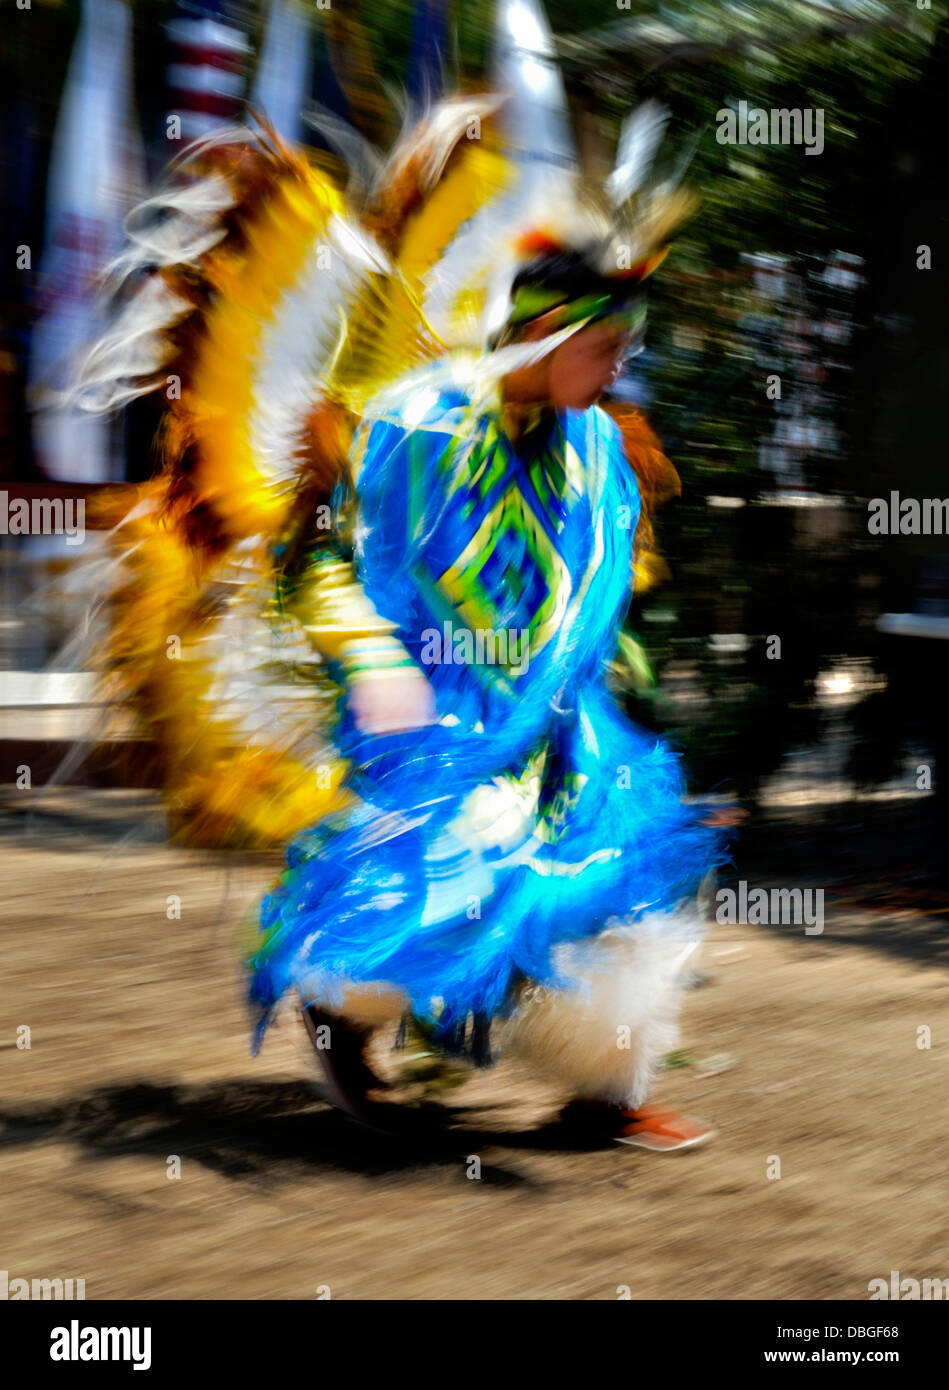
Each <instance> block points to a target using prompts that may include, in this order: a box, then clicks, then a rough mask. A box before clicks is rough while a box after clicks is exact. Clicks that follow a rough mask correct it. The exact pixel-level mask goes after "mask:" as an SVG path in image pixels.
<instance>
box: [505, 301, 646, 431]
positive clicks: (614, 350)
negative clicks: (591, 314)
mask: <svg viewBox="0 0 949 1390" xmlns="http://www.w3.org/2000/svg"><path fill="white" fill-rule="evenodd" d="M545 317H546V316H545ZM541 324H542V320H538V321H537V323H536V325H532V328H534V330H535V332H534V333H529V335H525V336H535V335H536V336H537V337H542V336H545V334H544V333H543V332H542V331H541V332H537V329H538V328H539V327H540V326H541ZM631 344H632V333H631V332H630V331H629V330H628V329H627V328H625V327H624V326H623V323H622V321H621V320H617V319H612V320H606V321H605V322H603V323H593V324H590V326H589V327H588V328H581V329H580V330H579V332H577V333H574V334H573V335H572V336H571V337H569V338H568V339H567V340H566V342H564V343H561V344H560V347H558V348H554V350H553V352H552V353H550V355H549V356H548V357H546V358H544V359H542V360H543V363H544V364H545V366H546V378H547V380H546V388H547V389H546V395H547V399H548V400H549V402H550V404H551V405H552V406H553V407H554V409H555V410H586V409H587V407H588V406H591V405H593V404H594V403H595V402H596V401H598V400H599V399H600V397H601V396H602V394H603V392H604V391H605V390H607V388H608V387H610V386H612V384H613V382H614V381H615V380H616V378H617V377H618V376H619V373H620V371H621V369H622V366H623V361H624V359H625V358H626V356H627V354H628V353H629V349H630V346H631Z"/></svg>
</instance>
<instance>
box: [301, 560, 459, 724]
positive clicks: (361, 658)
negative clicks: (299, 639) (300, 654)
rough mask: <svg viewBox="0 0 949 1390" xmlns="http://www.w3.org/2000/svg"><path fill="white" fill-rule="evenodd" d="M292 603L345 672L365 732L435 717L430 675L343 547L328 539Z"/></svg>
mask: <svg viewBox="0 0 949 1390" xmlns="http://www.w3.org/2000/svg"><path fill="white" fill-rule="evenodd" d="M288 607H289V609H290V611H291V612H292V613H294V615H295V616H296V617H297V618H298V619H299V621H300V623H301V625H302V627H303V631H304V632H305V633H306V635H307V638H308V639H309V641H310V642H311V643H312V645H313V646H314V647H315V648H316V650H317V651H318V652H319V653H320V655H321V656H323V657H324V659H325V660H327V661H331V662H334V663H335V664H336V665H337V666H338V667H339V669H340V671H341V672H342V673H343V675H344V677H345V680H346V688H347V692H348V697H349V703H350V709H351V710H352V714H353V718H354V720H355V722H356V725H357V727H358V728H359V729H360V730H361V732H363V733H367V734H382V733H390V732H394V731H395V730H398V729H414V728H418V727H420V726H421V725H423V724H430V723H432V722H433V720H434V718H435V700H434V696H433V694H432V688H431V686H430V684H429V682H428V679H427V677H426V676H425V675H424V674H423V673H422V671H421V670H420V669H419V668H418V666H416V664H415V662H414V661H413V660H412V658H411V657H410V656H409V654H408V652H407V651H406V650H405V647H403V645H402V643H401V642H400V641H399V640H398V638H397V637H396V636H395V635H394V634H395V631H396V624H395V623H392V622H390V621H389V620H388V619H386V618H383V617H381V616H380V614H379V613H378V612H377V610H376V608H375V607H374V605H373V604H372V602H371V601H370V600H369V598H368V597H367V596H366V593H365V590H364V589H363V587H362V585H361V584H360V582H359V580H358V578H357V577H356V574H355V571H354V568H353V565H352V562H351V561H349V560H346V559H345V558H344V556H343V555H342V553H341V551H340V550H339V549H336V548H331V547H329V546H326V547H324V548H321V549H320V550H318V551H317V552H316V553H315V554H314V555H313V556H312V558H311V560H310V562H309V564H308V566H307V568H306V570H305V571H304V574H303V576H302V579H301V581H300V582H299V584H298V585H297V586H296V587H295V589H294V593H293V595H292V597H291V598H290V600H289V601H288Z"/></svg>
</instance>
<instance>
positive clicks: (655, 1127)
mask: <svg viewBox="0 0 949 1390" xmlns="http://www.w3.org/2000/svg"><path fill="white" fill-rule="evenodd" d="M621 1115H622V1118H623V1125H622V1128H621V1129H620V1132H619V1134H616V1135H614V1136H613V1137H614V1139H615V1140H616V1143H617V1144H629V1145H630V1146H631V1147H633V1148H636V1149H649V1150H651V1151H652V1152H653V1153H664V1154H666V1153H675V1152H676V1151H677V1150H678V1149H694V1148H697V1147H698V1145H699V1144H706V1143H708V1141H709V1139H712V1138H714V1136H715V1133H716V1131H715V1130H714V1129H712V1128H711V1127H710V1126H709V1125H707V1124H705V1123H704V1122H703V1121H701V1120H693V1119H690V1118H689V1117H688V1115H680V1114H678V1113H677V1112H676V1111H675V1110H664V1109H662V1108H661V1107H660V1106H658V1105H644V1106H642V1108H641V1109H639V1110H623V1111H621Z"/></svg>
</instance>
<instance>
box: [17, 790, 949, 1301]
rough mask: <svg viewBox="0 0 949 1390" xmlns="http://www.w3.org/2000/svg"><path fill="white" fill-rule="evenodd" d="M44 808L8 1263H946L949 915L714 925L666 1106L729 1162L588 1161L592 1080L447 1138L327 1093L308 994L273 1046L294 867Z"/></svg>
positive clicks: (722, 1285)
mask: <svg viewBox="0 0 949 1390" xmlns="http://www.w3.org/2000/svg"><path fill="white" fill-rule="evenodd" d="M17 795H18V794H17V793H15V792H10V793H9V795H8V796H7V798H6V801H7V810H6V812H5V814H4V816H3V818H2V829H3V835H2V838H0V875H2V883H3V894H2V914H3V930H2V933H0V1193H2V1197H0V1268H4V1269H6V1270H7V1271H8V1272H9V1275H10V1277H11V1278H12V1277H15V1276H22V1277H50V1278H51V1277H56V1276H59V1277H68V1276H71V1277H73V1278H80V1277H81V1278H84V1279H85V1281H86V1297H87V1298H89V1299H103V1298H114V1297H130V1298H199V1299H200V1298H234V1299H245V1298H267V1299H299V1298H305V1299H309V1298H317V1297H319V1296H320V1295H321V1291H322V1294H323V1296H326V1291H329V1294H330V1296H331V1297H332V1298H361V1299H405V1298H408V1299H423V1298H439V1299H445V1298H447V1299H481V1298H487V1299H500V1298H513V1299H537V1298H540V1299H615V1298H617V1296H618V1293H619V1291H620V1290H622V1289H623V1287H624V1286H627V1287H628V1289H629V1292H630V1294H631V1296H632V1297H633V1298H644V1297H658V1298H727V1299H749V1298H762V1297H774V1298H781V1299H788V1298H817V1299H822V1298H834V1297H841V1298H847V1299H857V1300H863V1299H866V1297H867V1285H868V1281H869V1280H871V1279H873V1278H875V1277H880V1276H882V1277H885V1278H888V1277H889V1273H890V1271H891V1270H894V1269H895V1270H899V1271H901V1273H902V1275H903V1276H904V1277H906V1276H910V1277H915V1278H918V1279H922V1278H924V1277H946V1276H949V1202H947V1187H949V1182H947V1178H946V1172H945V1168H946V1153H947V1152H949V1148H947V1142H949V1111H947V1105H946V1091H947V1080H949V1076H947V1059H949V937H947V934H946V924H945V921H944V919H942V918H941V917H939V916H937V915H934V914H933V915H925V914H923V913H920V912H918V911H917V912H912V911H900V912H897V913H879V912H872V911H869V910H867V909H865V908H864V907H861V906H860V905H859V904H857V905H854V904H853V902H851V903H849V904H848V902H847V901H846V900H845V898H846V895H844V900H837V901H836V902H834V901H831V902H829V903H828V917H827V923H826V927H825V931H824V934H823V935H822V936H810V937H806V936H805V935H804V933H803V929H802V928H791V927H784V928H753V927H744V926H739V927H732V926H726V927H717V928H716V929H715V930H714V932H713V933H712V934H711V935H710V937H709V939H708V942H707V944H706V946H705V948H704V954H703V960H702V969H703V970H704V971H705V972H707V977H708V978H707V981H706V983H705V984H704V985H703V986H702V987H700V988H696V989H694V990H693V991H690V993H689V995H688V997H687V1007H686V1012H685V1017H684V1027H683V1038H682V1047H683V1049H684V1055H683V1056H682V1057H681V1058H680V1059H679V1060H680V1061H681V1062H683V1063H685V1065H681V1066H678V1067H675V1068H674V1069H670V1070H669V1071H667V1072H666V1073H665V1074H664V1076H663V1078H662V1084H661V1087H660V1090H659V1092H658V1095H659V1098H661V1099H662V1100H666V1101H669V1102H670V1103H671V1104H672V1105H675V1106H677V1107H680V1108H685V1109H687V1110H689V1111H690V1112H692V1113H694V1114H698V1115H701V1116H702V1117H704V1118H706V1119H708V1120H709V1121H711V1122H712V1123H714V1124H715V1125H716V1126H717V1127H718V1129H719V1135H718V1138H717V1140H716V1141H715V1142H714V1143H713V1144H712V1145H711V1146H710V1147H708V1148H706V1149H702V1150H696V1151H694V1152H690V1153H685V1154H680V1155H675V1156H662V1157H660V1156H654V1155H651V1154H646V1153H642V1152H639V1151H636V1150H631V1149H625V1148H621V1147H619V1146H615V1145H613V1146H610V1147H606V1148H592V1147H588V1148H587V1149H582V1148H578V1147H577V1144H576V1141H575V1140H573V1139H571V1137H570V1135H569V1134H568V1133H567V1131H566V1130H565V1129H564V1128H563V1127H562V1126H561V1125H560V1123H559V1122H558V1118H557V1116H558V1107H559V1104H560V1103H561V1101H562V1100H563V1099H564V1097H562V1096H559V1095H558V1094H557V1093H556V1092H555V1091H554V1090H551V1089H549V1088H547V1087H545V1086H542V1085H540V1084H538V1083H537V1082H536V1081H535V1080H534V1079H533V1078H531V1077H529V1076H528V1075H527V1074H526V1073H524V1072H522V1071H519V1070H517V1068H516V1067H515V1066H514V1065H513V1064H510V1063H508V1064H504V1065H502V1066H499V1067H497V1068H495V1069H494V1070H493V1071H490V1072H480V1073H475V1074H474V1075H473V1077H472V1079H471V1080H470V1081H468V1082H466V1084H465V1085H464V1086H463V1087H462V1088H461V1089H458V1090H456V1091H453V1092H451V1094H450V1096H448V1097H446V1098H445V1099H444V1101H443V1105H444V1109H443V1110H442V1111H441V1112H440V1113H439V1114H438V1116H437V1118H438V1119H439V1121H440V1123H439V1124H438V1125H436V1126H435V1127H434V1128H431V1127H430V1124H429V1121H428V1120H427V1119H426V1118H424V1116H425V1114H426V1113H427V1112H420V1111H418V1110H417V1109H416V1110H412V1109H407V1110H405V1111H403V1112H401V1113H402V1114H403V1115H404V1116H405V1119H406V1123H407V1126H408V1128H407V1131H406V1133H404V1134H403V1135H401V1136H389V1135H378V1134H373V1133H371V1132H368V1131H363V1130H360V1129H358V1128H356V1127H354V1126H352V1125H351V1124H350V1123H349V1122H348V1121H346V1120H345V1119H343V1118H342V1117H340V1116H339V1115H337V1114H336V1113H335V1112H334V1111H332V1110H331V1109H330V1108H329V1107H328V1106H327V1105H326V1104H325V1103H324V1102H323V1101H322V1100H321V1098H320V1093H319V1091H318V1089H317V1088H316V1086H315V1084H314V1077H315V1071H314V1070H313V1068H312V1065H311V1060H310V1057H309V1055H308V1051H307V1045H306V1042H305V1038H304V1035H303V1030H302V1027H301V1026H300V1024H299V1021H298V1019H297V1017H296V1016H295V1015H294V1013H293V1012H292V1011H288V1012H287V1013H286V1015H285V1016H283V1017H282V1018H281V1020H280V1025H279V1027H278V1028H276V1029H275V1030H274V1031H273V1032H272V1033H271V1034H270V1035H269V1037H268V1039H267V1041H266V1043H265V1046H264V1049H263V1052H262V1054H261V1055H260V1057H258V1058H256V1059H254V1058H252V1057H251V1056H250V1055H249V1051H248V1027H247V1020H246V1017H245V1014H244V1010H243V1006H242V1000H241V984H240V980H239V976H238V970H237V967H236V964H235V959H236V956H235V938H236V927H237V922H238V921H239V919H240V916H241V913H242V911H243V910H245V909H246V907H247V906H248V905H249V904H251V903H252V902H253V900H254V898H255V895H257V894H258V893H259V892H260V891H261V890H262V889H263V888H264V887H265V885H266V884H267V882H268V881H269V879H270V878H271V876H272V874H273V871H274V864H275V861H271V860H258V861H257V862H255V863H248V862H246V861H245V862H243V863H236V862H235V861H234V860H233V859H228V858H225V857H224V856H214V855H209V854H198V853H189V852H186V851H183V850H176V849H170V848H168V847H167V846H165V845H163V844H162V843H161V842H160V839H159V837H158V835H157V834H154V835H152V838H151V840H149V834H148V831H147V830H146V831H144V832H143V830H142V822H141V804H140V803H136V802H135V800H134V798H131V799H130V798H129V796H128V795H127V794H123V793H82V794H78V793H77V794H73V795H72V796H69V795H68V794H61V795H60V798H59V800H57V799H56V797H50V798H48V799H47V800H46V801H45V802H40V803H37V805H38V806H39V810H38V811H36V812H34V814H33V815H32V817H27V816H26V815H24V814H22V803H20V804H18V803H17V801H16V797H17ZM20 795H22V794H20ZM136 827H138V828H136ZM169 895H178V896H179V897H180V899H181V917H180V920H169V919H168V916H167V902H168V898H169ZM20 1025H28V1026H29V1028H30V1029H31V1044H32V1045H31V1047H30V1049H29V1050H25V1049H22V1048H18V1047H17V1045H16V1036H17V1034H16V1030H17V1028H18V1027H19V1026H20ZM921 1027H928V1028H929V1029H931V1034H932V1046H931V1047H930V1048H929V1049H924V1048H920V1047H919V1046H918V1045H917V1042H918V1030H919V1029H920V1028H921ZM709 1059H713V1060H712V1063H711V1064H710V1063H709ZM723 1061H727V1063H730V1065H727V1066H725V1068H724V1069H721V1070H719V1069H717V1068H718V1065H719V1064H721V1063H722V1062H723ZM172 1155H177V1156H178V1157H179V1159H180V1178H177V1179H170V1178H169V1177H168V1171H169V1167H168V1160H169V1158H170V1156H172ZM474 1157H477V1158H478V1159H479V1160H480V1171H481V1176H480V1178H472V1177H470V1176H469V1173H471V1172H472V1171H473V1170H474V1169H475V1168H476V1166H477V1165H475V1164H473V1163H472V1161H471V1160H472V1158H474ZM776 1160H779V1162H780V1177H769V1172H771V1173H775V1172H776V1171H777V1166H776Z"/></svg>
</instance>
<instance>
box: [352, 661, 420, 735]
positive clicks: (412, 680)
mask: <svg viewBox="0 0 949 1390" xmlns="http://www.w3.org/2000/svg"><path fill="white" fill-rule="evenodd" d="M349 708H350V710H351V711H352V715H353V719H354V720H355V721H356V727H357V729H358V730H359V732H360V733H362V734H394V733H397V732H399V731H401V730H405V729H421V728H424V726H425V725H426V724H434V723H435V720H436V719H437V714H436V711H435V695H434V692H433V690H432V687H431V685H430V683H429V680H428V677H427V676H425V675H423V674H422V672H421V671H418V670H415V671H413V670H410V669H408V668H406V670H405V671H401V672H400V673H399V674H398V675H395V674H393V675H391V676H389V675H387V676H386V678H385V680H368V681H357V682H356V683H355V685H354V686H353V688H352V690H351V691H350V693H349Z"/></svg>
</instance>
